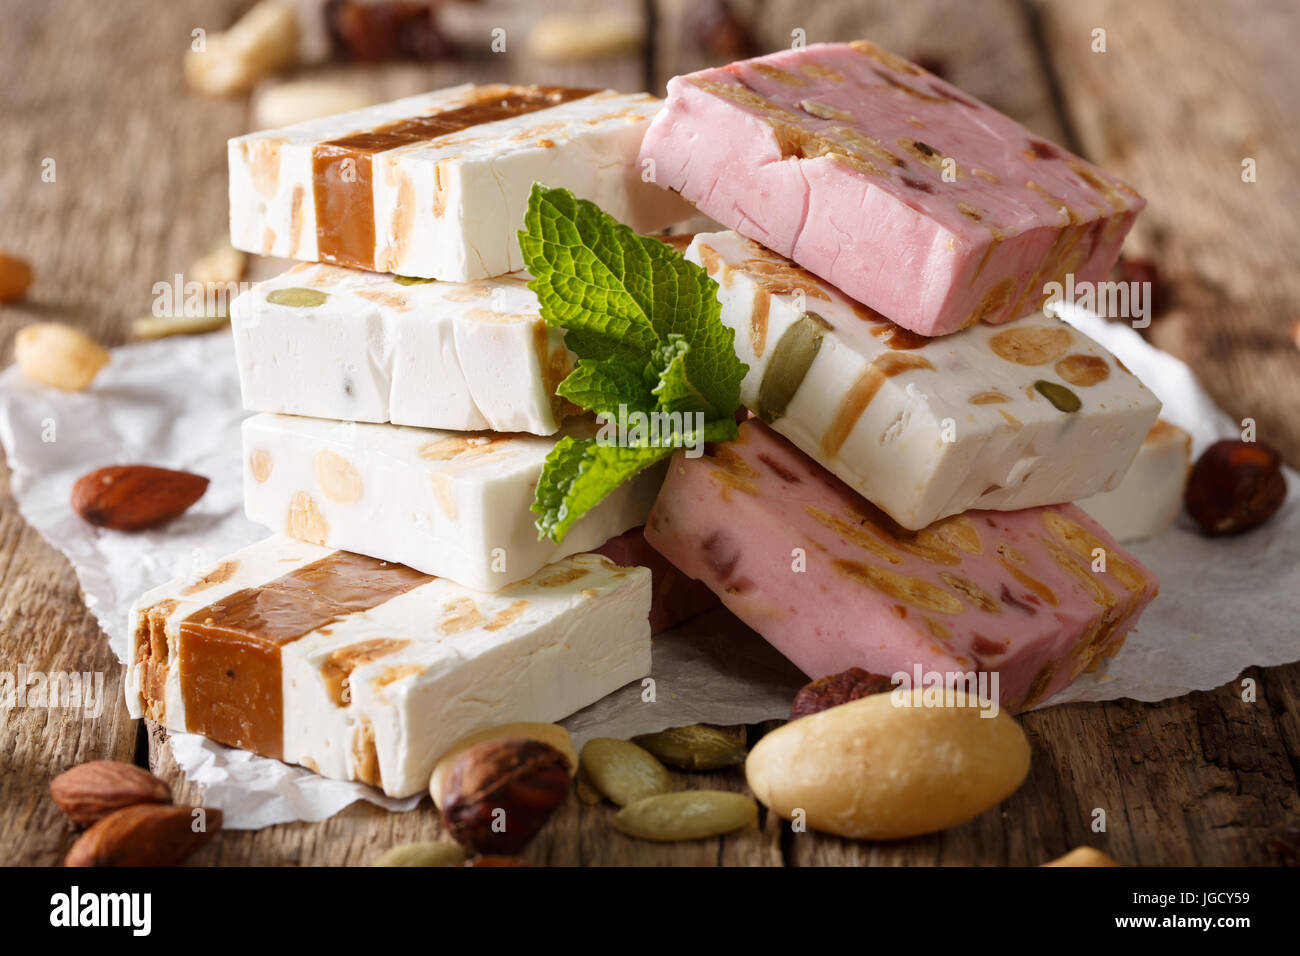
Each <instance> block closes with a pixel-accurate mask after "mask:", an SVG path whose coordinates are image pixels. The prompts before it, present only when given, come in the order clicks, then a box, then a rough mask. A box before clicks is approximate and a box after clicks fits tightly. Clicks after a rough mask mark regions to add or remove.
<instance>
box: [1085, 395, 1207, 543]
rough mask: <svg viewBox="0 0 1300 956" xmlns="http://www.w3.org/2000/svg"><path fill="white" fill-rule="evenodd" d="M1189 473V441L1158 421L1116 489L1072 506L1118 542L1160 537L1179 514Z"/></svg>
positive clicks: (1172, 427) (1190, 452)
mask: <svg viewBox="0 0 1300 956" xmlns="http://www.w3.org/2000/svg"><path fill="white" fill-rule="evenodd" d="M1191 470H1192V436H1191V435H1189V434H1187V432H1185V431H1183V430H1182V429H1181V428H1179V427H1178V426H1177V425H1175V424H1173V423H1171V422H1167V421H1165V420H1164V419H1163V418H1162V419H1160V420H1159V421H1157V422H1156V423H1155V425H1153V426H1152V428H1151V431H1150V432H1148V433H1147V436H1146V438H1144V439H1143V440H1142V447H1141V449H1140V450H1139V451H1138V453H1137V457H1136V458H1134V459H1133V464H1132V465H1130V466H1129V469H1128V471H1127V472H1126V473H1125V475H1124V480H1123V481H1121V482H1120V483H1119V487H1117V488H1115V489H1114V490H1112V491H1104V492H1102V493H1101V494H1099V495H1093V496H1092V497H1091V498H1085V499H1084V500H1083V501H1079V502H1076V503H1077V504H1078V506H1079V507H1080V508H1082V509H1083V510H1084V511H1086V512H1088V514H1089V515H1090V516H1091V517H1092V519H1093V520H1094V521H1096V522H1097V523H1098V524H1099V525H1101V526H1102V527H1103V528H1105V529H1106V530H1107V531H1109V532H1110V533H1111V534H1112V535H1114V536H1115V539H1116V540H1117V541H1140V540H1142V539H1143V538H1154V537H1155V536H1156V535H1160V534H1164V533H1165V532H1166V531H1168V530H1169V528H1170V526H1171V525H1172V524H1173V523H1174V519H1175V518H1177V517H1178V515H1179V513H1180V512H1181V511H1182V510H1183V492H1184V491H1185V490H1186V489H1187V476H1188V474H1189V473H1190V472H1191Z"/></svg>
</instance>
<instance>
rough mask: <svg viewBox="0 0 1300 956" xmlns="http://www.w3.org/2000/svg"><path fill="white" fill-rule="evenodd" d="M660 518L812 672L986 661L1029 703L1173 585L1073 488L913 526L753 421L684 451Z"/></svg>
mask: <svg viewBox="0 0 1300 956" xmlns="http://www.w3.org/2000/svg"><path fill="white" fill-rule="evenodd" d="M645 535H646V540H647V541H649V542H650V543H651V544H652V545H653V546H654V547H655V548H657V549H658V550H659V551H660V552H662V553H663V555H664V556H665V557H666V558H668V560H670V561H672V562H673V564H675V565H677V567H679V568H680V569H681V570H683V571H684V572H686V573H687V574H689V575H690V576H691V577H693V578H697V579H699V580H701V581H703V582H704V583H706V584H707V585H708V586H709V587H710V588H712V589H713V591H714V592H715V593H716V594H717V595H718V597H719V598H720V599H721V600H722V603H723V604H725V605H726V606H727V607H728V608H730V609H731V610H732V611H733V612H734V613H735V614H736V616H737V617H739V618H740V619H741V620H742V621H744V622H745V623H746V624H748V625H749V626H750V627H752V628H753V629H754V630H756V631H758V633H759V634H761V635H762V636H763V637H764V638H766V639H767V640H768V642H770V643H771V644H772V646H774V647H775V648H776V649H777V650H779V651H780V652H781V653H783V654H784V655H785V656H786V657H788V658H789V659H790V660H791V661H793V662H794V663H795V664H796V665H797V666H798V667H799V668H800V669H801V670H803V671H804V672H805V673H806V674H808V675H809V676H811V677H820V676H823V675H826V674H836V673H839V672H840V671H844V670H847V669H849V668H850V667H861V668H863V669H865V670H867V671H870V672H871V673H874V674H881V675H886V676H892V675H894V674H896V673H898V672H900V671H901V672H904V673H906V675H907V678H908V681H909V682H912V683H915V676H914V675H915V673H916V668H918V667H919V668H920V669H921V671H922V672H923V676H922V680H923V681H927V680H930V678H929V677H928V675H929V674H934V673H938V674H941V675H944V682H945V683H947V682H948V676H949V675H954V674H969V675H973V676H974V677H975V678H976V679H977V680H978V678H979V676H980V675H983V674H987V675H988V676H987V677H986V678H985V680H984V682H983V685H982V688H981V689H982V690H983V691H986V692H987V693H988V696H989V697H995V698H996V699H997V700H999V701H1000V702H1001V704H1002V706H1004V707H1006V708H1008V709H1010V710H1013V711H1019V710H1026V709H1028V708H1030V707H1033V706H1034V705H1036V704H1038V703H1039V702H1041V701H1043V700H1046V699H1047V698H1048V697H1050V696H1051V695H1052V694H1054V693H1056V692H1057V691H1059V690H1061V688H1063V687H1065V686H1066V685H1067V684H1069V683H1070V682H1071V681H1072V680H1074V679H1075V678H1076V677H1077V676H1078V675H1079V674H1081V673H1083V672H1084V671H1085V670H1088V669H1089V668H1092V667H1094V666H1095V665H1097V664H1098V663H1099V662H1100V661H1101V660H1102V659H1103V658H1105V657H1108V656H1110V655H1113V654H1115V653H1116V652H1117V651H1118V650H1119V649H1120V647H1121V646H1122V645H1123V643H1124V639H1125V637H1126V636H1127V634H1128V632H1129V631H1130V630H1131V629H1132V628H1133V626H1134V625H1135V624H1136V623H1137V620H1138V616H1139V615H1140V614H1141V613H1142V610H1143V609H1144V608H1145V607H1146V606H1147V604H1149V603H1150V601H1151V599H1152V598H1154V597H1155V595H1156V590H1157V582H1156V579H1155V576H1154V575H1153V574H1152V573H1151V572H1150V571H1148V570H1147V569H1146V568H1145V567H1143V566H1142V564H1141V563H1140V562H1139V561H1138V560H1137V558H1135V557H1133V555H1131V554H1129V553H1128V552H1127V551H1125V550H1124V549H1123V548H1121V547H1120V546H1119V545H1118V544H1116V543H1115V539H1114V538H1112V537H1111V536H1110V535H1108V534H1107V533H1106V532H1105V531H1104V530H1103V529H1102V528H1101V526H1100V525H1098V524H1097V523H1096V522H1095V521H1093V520H1092V519H1091V518H1089V517H1088V516H1087V515H1085V514H1084V513H1083V512H1082V511H1081V510H1079V509H1078V508H1076V507H1075V506H1073V505H1069V504H1064V505H1049V506H1045V507H1041V508H1025V509H1022V510H1020V511H970V512H966V513H965V514H961V515H955V516H953V517H951V518H945V519H943V520H942V521H938V522H936V523H934V524H932V525H930V526H928V527H926V528H923V529H921V530H920V531H915V532H913V531H907V530H906V529H904V528H902V527H900V526H899V525H898V524H896V523H895V522H893V521H891V520H890V519H889V518H888V517H887V516H886V515H885V514H884V513H883V512H881V511H880V510H879V509H877V508H875V507H873V506H872V505H870V504H869V503H868V502H867V501H866V500H864V499H863V498H861V497H859V496H858V495H856V494H855V493H854V492H853V491H852V489H850V488H849V487H848V486H847V485H845V484H844V483H842V482H841V481H839V480H838V479H836V478H835V476H834V475H831V474H830V473H829V472H827V471H826V470H825V469H823V468H822V467H820V466H819V465H818V464H817V463H816V462H814V461H813V460H812V459H810V458H809V457H808V456H806V455H804V454H803V453H802V452H800V451H799V450H798V449H797V448H795V447H794V446H793V445H791V444H790V443H789V442H787V441H786V440H785V439H783V438H782V437H781V436H780V435H777V434H776V433H775V432H773V431H772V430H771V429H769V428H767V427H766V426H765V425H763V424H762V423H760V422H757V421H753V420H751V421H748V422H746V423H744V424H742V425H741V426H740V436H739V438H737V440H736V441H734V442H729V443H727V444H724V445H720V446H718V447H717V448H716V449H715V450H714V452H713V454H711V455H705V456H703V457H700V458H695V459H689V458H686V457H684V456H682V455H681V454H680V453H679V454H678V455H677V456H676V457H674V458H673V460H672V462H671V464H670V466H669V469H668V479H667V481H666V482H665V483H664V487H663V490H662V491H661V492H660V495H659V498H658V500H657V501H656V502H655V506H654V510H653V511H651V513H650V520H649V521H648V522H647V523H646V530H645ZM995 676H996V685H995V683H994V677H995Z"/></svg>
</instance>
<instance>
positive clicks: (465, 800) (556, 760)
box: [442, 737, 569, 854]
mask: <svg viewBox="0 0 1300 956" xmlns="http://www.w3.org/2000/svg"><path fill="white" fill-rule="evenodd" d="M568 792H569V761H568V758H566V757H565V756H564V754H563V753H561V752H560V751H559V750H558V749H557V748H555V747H552V746H551V745H550V744H547V743H543V742H542V741H540V740H528V739H526V738H523V737H506V738H503V739H499V740H489V741H487V742H485V743H481V744H476V745H475V746H473V747H470V748H469V749H468V750H466V751H464V752H463V753H461V754H460V755H459V756H458V757H456V759H455V760H454V761H453V763H452V765H451V769H450V770H449V771H448V773H447V779H446V782H445V783H444V784H443V789H442V819H443V823H445V824H446V825H447V829H448V830H449V831H450V832H451V835H452V836H453V837H454V838H455V839H456V841H457V842H459V843H462V844H464V845H465V846H467V847H470V848H471V849H473V850H474V851H475V852H478V853H506V854H509V853H517V852H518V851H519V850H521V849H523V847H524V845H525V844H527V843H528V841H529V840H531V839H532V838H533V837H534V836H535V835H536V834H537V831H538V830H540V829H541V828H542V826H543V824H545V823H546V821H547V820H548V819H549V818H550V816H551V814H552V813H553V812H554V810H555V808H556V807H558V806H559V805H560V802H561V801H562V800H563V799H564V797H565V794H567V793H568Z"/></svg>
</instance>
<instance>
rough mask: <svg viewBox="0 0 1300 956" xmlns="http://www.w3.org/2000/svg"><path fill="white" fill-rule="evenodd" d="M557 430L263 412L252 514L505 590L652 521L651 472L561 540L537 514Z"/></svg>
mask: <svg viewBox="0 0 1300 956" xmlns="http://www.w3.org/2000/svg"><path fill="white" fill-rule="evenodd" d="M594 429H595V426H594V424H593V422H592V421H591V419H590V418H587V417H583V418H577V419H571V420H570V421H569V422H567V423H566V424H565V427H564V428H563V429H562V430H561V431H560V432H558V433H556V434H555V435H553V436H550V437H545V438H544V437H540V436H537V435H524V434H506V433H497V432H452V431H438V430H434V429H428V428H407V427H405V426H400V425H368V424H356V423H352V422H334V421H326V420H324V419H319V418H298V417H294V416H291V415H254V416H253V417H252V418H249V419H246V420H245V421H244V425H243V439H244V510H245V512H246V513H247V515H248V517H249V518H251V519H252V520H253V521H256V522H257V523H258V524H261V525H264V526H266V527H267V528H270V529H271V530H272V531H277V532H280V533H283V534H288V535H289V536H290V537H294V538H299V539H301V540H304V541H310V542H312V543H314V544H320V545H325V546H327V547H330V548H341V549H343V550H346V551H355V552H357V553H359V554H367V555H370V556H372V557H375V558H379V559H381V560H384V561H393V562H397V563H400V564H405V565H409V566H410V567H413V568H415V569H417V570H419V571H423V572H425V573H428V574H436V575H438V576H439V577H445V578H450V579H451V580H453V581H455V582H457V583H458V584H462V585H464V586H465V587H469V588H474V589H476V590H480V591H495V590H497V589H498V588H501V587H504V586H505V585H507V584H510V583H511V582H514V581H518V580H520V579H521V578H526V577H528V576H529V575H531V574H533V573H534V572H535V571H537V570H538V569H539V568H541V567H542V566H543V565H545V564H549V563H550V562H552V561H557V560H559V559H560V558H562V557H564V556H565V555H569V554H574V553H576V552H579V551H591V550H594V549H596V548H599V547H600V546H601V545H602V544H604V543H605V542H606V541H608V540H609V539H610V538H612V537H614V536H615V535H618V534H621V533H623V532H624V531H627V530H628V529H629V528H635V527H636V526H638V525H641V524H644V523H645V519H646V515H648V514H649V513H650V506H651V505H652V504H654V499H655V495H656V493H657V492H658V490H659V485H660V483H661V482H662V480H663V468H657V469H651V470H648V471H646V472H644V473H642V474H640V475H638V476H637V477H636V478H634V479H632V480H631V481H628V482H626V483H624V484H622V485H620V486H619V487H617V488H615V489H614V490H613V491H612V492H610V494H609V496H608V497H607V498H606V499H605V500H604V501H602V502H601V503H600V504H599V505H597V506H596V507H595V508H593V509H592V510H591V511H590V512H589V513H588V514H586V515H584V516H583V517H582V518H581V519H579V520H578V521H577V522H576V523H575V524H574V525H573V527H572V528H570V529H569V533H568V535H566V536H565V538H564V540H563V541H562V542H560V543H559V544H556V543H555V542H552V541H550V540H542V541H539V540H538V538H537V529H536V527H535V526H534V521H535V519H536V515H535V514H534V513H533V512H532V511H531V510H530V505H531V504H532V501H533V495H534V490H535V487H536V484H537V480H538V477H539V476H540V475H541V472H542V465H543V464H544V462H545V460H546V456H547V454H549V453H550V451H551V449H552V448H554V447H555V443H556V442H557V441H558V440H559V439H560V437H562V436H563V435H566V434H569V435H575V436H584V437H585V436H588V435H590V434H594Z"/></svg>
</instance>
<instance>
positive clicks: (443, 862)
mask: <svg viewBox="0 0 1300 956" xmlns="http://www.w3.org/2000/svg"><path fill="white" fill-rule="evenodd" d="M465 856H466V854H465V848H464V847H463V846H461V845H460V844H459V843H406V844H403V845H402V846H395V847H393V848H392V849H390V850H386V851H385V852H384V853H382V854H380V855H379V856H378V857H377V858H376V859H375V862H373V863H371V864H370V865H371V866H459V865H460V864H461V863H464V862H465Z"/></svg>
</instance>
